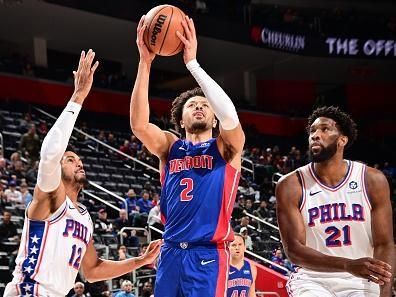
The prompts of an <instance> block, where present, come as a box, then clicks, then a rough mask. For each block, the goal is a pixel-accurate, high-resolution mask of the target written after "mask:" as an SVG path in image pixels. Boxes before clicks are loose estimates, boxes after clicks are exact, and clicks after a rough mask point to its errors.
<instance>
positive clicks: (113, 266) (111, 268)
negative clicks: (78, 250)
mask: <svg viewBox="0 0 396 297" xmlns="http://www.w3.org/2000/svg"><path fill="white" fill-rule="evenodd" d="M162 243H163V241H162V240H161V239H159V240H155V241H152V242H150V245H149V246H148V248H147V250H146V253H145V254H144V255H142V256H139V257H135V258H131V259H126V260H122V261H111V260H104V259H100V258H98V256H97V253H96V250H95V247H94V245H93V241H91V242H90V243H89V244H88V247H87V251H86V253H85V256H84V258H83V261H82V263H81V264H82V271H83V274H84V277H85V278H86V279H87V280H88V281H89V282H91V283H92V282H97V281H101V280H108V279H112V278H115V277H119V276H121V275H124V274H126V273H129V272H131V271H132V270H135V269H138V268H140V267H142V266H144V265H147V264H151V263H153V262H154V261H155V259H156V258H157V257H158V254H159V252H160V248H161V245H162Z"/></svg>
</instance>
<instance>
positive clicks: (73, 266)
mask: <svg viewBox="0 0 396 297" xmlns="http://www.w3.org/2000/svg"><path fill="white" fill-rule="evenodd" d="M94 57H95V52H93V51H92V50H89V51H88V53H87V54H85V52H84V51H83V52H82V53H81V57H80V62H79V65H78V70H77V71H74V72H73V73H74V93H73V95H72V97H71V98H70V101H69V103H68V104H67V106H66V108H65V109H64V110H63V112H62V114H61V115H60V116H59V118H58V119H57V121H56V122H55V124H54V125H53V126H52V128H51V130H50V131H49V132H48V134H47V136H46V137H45V139H44V141H43V144H42V147H41V154H40V155H41V160H40V165H39V169H38V176H37V185H36V188H35V190H34V196H33V200H32V202H31V203H30V204H29V205H28V207H27V210H26V216H25V222H24V227H23V232H22V238H21V244H20V248H19V251H18V256H17V259H16V267H15V271H14V278H13V280H12V281H11V283H9V284H8V285H7V287H6V289H5V292H4V296H6V297H14V296H29V297H30V296H51V297H53V296H57V297H58V296H65V295H66V294H67V293H68V292H69V291H70V289H71V288H73V285H74V282H75V279H76V276H77V273H78V271H79V269H80V267H81V268H82V272H83V274H84V276H85V278H86V279H87V280H88V281H91V282H92V281H99V280H106V279H110V278H114V277H118V276H120V275H124V274H125V273H128V272H130V271H131V270H133V269H136V268H139V267H141V266H144V265H146V264H148V263H151V262H153V261H154V260H155V258H156V257H157V255H158V254H159V251H160V245H161V242H160V241H157V242H152V243H151V245H150V246H149V248H148V251H147V252H146V254H145V255H143V256H142V257H137V258H133V259H128V260H124V261H108V260H103V259H99V258H98V257H97V254H96V250H95V247H94V245H93V240H92V233H93V224H92V220H91V218H90V216H89V213H88V211H87V209H86V208H85V207H84V206H83V205H82V204H79V203H78V202H77V197H78V193H79V191H80V190H81V189H82V187H83V185H84V184H85V183H86V177H85V171H84V168H83V164H82V162H81V159H80V158H79V157H78V156H77V155H76V154H75V153H74V152H72V151H66V152H65V150H66V148H67V144H68V141H69V138H70V136H71V133H72V131H73V127H74V124H75V121H76V119H77V116H78V114H79V112H80V110H81V106H82V104H83V103H84V101H85V98H86V97H87V96H88V93H89V91H90V89H91V86H92V81H93V75H94V72H95V70H96V68H97V67H98V62H95V63H94V64H92V63H93V60H94Z"/></svg>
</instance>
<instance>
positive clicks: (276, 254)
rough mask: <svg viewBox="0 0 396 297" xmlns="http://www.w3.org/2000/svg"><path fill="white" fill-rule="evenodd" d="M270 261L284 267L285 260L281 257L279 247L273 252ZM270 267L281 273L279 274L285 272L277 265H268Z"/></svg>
mask: <svg viewBox="0 0 396 297" xmlns="http://www.w3.org/2000/svg"><path fill="white" fill-rule="evenodd" d="M271 261H272V262H274V263H276V264H278V265H279V266H282V267H284V266H285V261H284V258H283V253H282V250H281V249H280V248H278V249H276V250H275V251H274V252H273V256H272V258H271ZM270 268H271V269H273V270H275V271H277V272H279V273H281V274H287V273H286V272H285V271H284V270H282V269H280V268H279V267H276V266H275V265H270Z"/></svg>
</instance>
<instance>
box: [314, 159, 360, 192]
mask: <svg viewBox="0 0 396 297" xmlns="http://www.w3.org/2000/svg"><path fill="white" fill-rule="evenodd" d="M347 162H348V170H347V173H346V174H345V176H344V178H343V179H342V180H341V181H340V183H339V184H338V185H336V186H334V187H333V186H328V185H325V184H324V183H322V182H321V181H320V178H319V176H318V175H317V174H316V172H315V168H314V163H311V164H310V165H308V168H309V172H310V173H311V175H312V177H313V179H314V180H315V181H316V182H317V183H318V184H319V185H320V186H321V187H322V188H324V189H326V190H328V191H331V192H336V191H337V190H339V189H340V188H342V187H343V186H344V185H345V184H346V182H347V181H348V179H349V177H350V176H351V174H352V171H353V162H351V161H350V160H347Z"/></svg>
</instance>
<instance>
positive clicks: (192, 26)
mask: <svg viewBox="0 0 396 297" xmlns="http://www.w3.org/2000/svg"><path fill="white" fill-rule="evenodd" d="M190 31H191V34H192V36H193V38H196V31H195V25H194V21H193V19H192V18H190Z"/></svg>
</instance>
